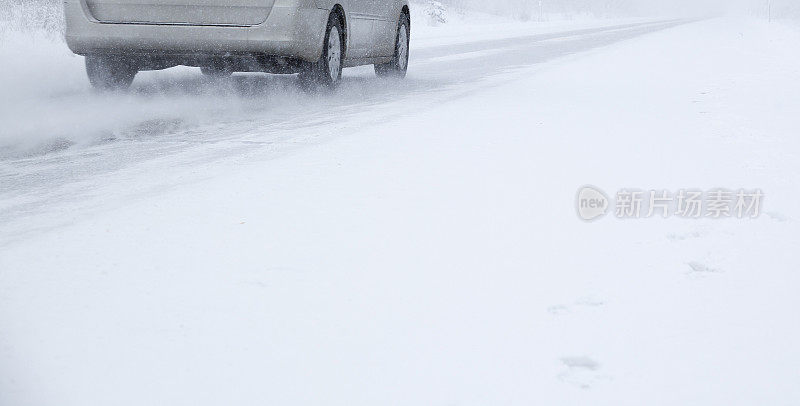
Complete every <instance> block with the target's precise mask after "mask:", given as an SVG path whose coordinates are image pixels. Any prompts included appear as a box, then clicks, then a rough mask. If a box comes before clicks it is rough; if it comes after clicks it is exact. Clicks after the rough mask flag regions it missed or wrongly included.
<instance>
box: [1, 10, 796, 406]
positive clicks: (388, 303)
mask: <svg viewBox="0 0 800 406" xmlns="http://www.w3.org/2000/svg"><path fill="white" fill-rule="evenodd" d="M529 29H530V28H525V27H522V28H520V27H510V28H509V27H504V26H502V25H494V26H485V27H483V29H481V30H472V31H469V32H466V31H465V32H463V33H461V34H463V35H455V36H450V35H447V36H439V37H437V36H436V35H428V36H422V37H421V38H418V39H417V41H418V42H417V45H416V47H415V53H414V59H413V62H412V65H411V66H412V74H411V76H410V77H409V78H408V80H406V81H403V82H392V81H380V80H377V79H375V78H374V77H373V76H372V75H371V74H370V73H369V72H368V71H367V70H356V71H353V72H350V73H349V75H348V77H347V80H346V83H345V85H344V87H343V88H342V89H341V90H340V91H337V92H336V93H335V94H330V95H308V94H305V93H302V92H299V91H297V90H296V89H295V87H294V85H293V83H292V82H291V79H289V78H282V77H266V76H258V75H249V76H243V77H237V78H234V80H232V81H230V82H226V83H217V84H213V83H207V82H204V81H202V80H201V79H200V78H198V77H197V76H196V74H195V73H194V72H191V71H187V70H176V71H172V72H165V73H158V74H146V75H143V76H142V77H141V78H139V79H137V82H136V84H135V87H136V91H135V92H134V93H133V94H131V95H127V96H120V95H105V96H101V95H94V94H91V93H89V92H88V91H87V90H86V87H85V86H86V85H85V79H83V78H82V76H81V77H79V75H82V73H81V72H80V69H79V68H80V60H78V59H69V60H65V61H64V66H65V67H64V66H61V65H59V66H60V68H63V69H62V73H63V74H64V75H65V76H67V77H68V80H66V82H65V83H66V85H64V86H62V87H58V86H56V85H54V84H53V80H51V79H48V77H47V75H44V74H42V75H41V78H40V79H41V82H42V86H41V87H39V88H37V87H36V86H34V83H33V82H31V81H30V80H27V81H26V82H25V83H22V84H17V85H15V84H14V83H8V86H9V88H10V89H11V90H10V91H11V92H12V94H15V95H17V96H18V102H17V103H16V104H11V103H8V104H6V105H5V107H7V109H5V110H4V111H3V113H2V114H4V116H3V118H2V125H3V127H2V129H3V130H4V131H8V133H9V134H10V135H8V136H7V137H4V138H3V139H4V142H6V144H5V145H4V147H3V148H4V149H3V154H4V158H3V160H2V163H0V170H2V173H1V174H0V182H2V190H0V193H2V195H0V224H2V229H0V405H3V406H6V405H12V406H28V405H31V406H33V405H35V406H51V405H53V406H73V405H74V406H87V405H124V406H127V405H131V406H134V405H135V406H139V405H169V406H179V405H186V406H199V405H202V406H204V405H209V406H211V405H227V404H231V405H242V406H247V405H264V404H269V405H347V406H352V405H395V404H396V405H455V404H457V405H475V406H483V405H532V404H544V405H562V404H564V405H592V406H594V405H609V406H610V405H614V406H618V405H641V404H647V405H665V406H674V405H704V406H705V405H726V406H730V405H762V404H764V405H786V406H790V405H796V404H797V403H798V402H800V386H798V385H797V377H798V376H800V352H799V351H798V349H797V343H798V342H800V318H798V315H797V309H798V308H800V296H798V294H797V292H798V287H799V286H800V273H798V272H797V269H798V267H799V266H800V258H799V257H798V256H797V254H796V251H797V247H798V246H800V229H799V228H798V223H797V221H798V220H797V218H796V217H797V214H796V213H797V209H796V206H797V204H796V202H798V201H800V184H798V180H797V176H795V175H796V174H797V173H800V139H798V137H797V129H798V128H800V117H798V115H797V111H798V108H800V106H799V105H798V103H799V102H798V98H797V95H798V94H800V81H798V80H797V78H798V77H800V55H797V53H796V52H790V51H791V50H795V49H796V44H797V43H798V41H800V32H799V31H797V30H795V29H790V28H787V27H783V26H781V25H778V24H767V23H766V22H759V21H751V20H737V19H735V18H720V19H711V20H703V21H693V22H689V21H664V22H646V23H642V22H640V23H636V24H634V23H628V24H613V25H612V26H607V27H604V28H602V29H598V27H594V28H593V27H587V26H584V27H572V28H569V29H563V27H562V28H559V27H550V28H548V29H547V30H546V31H548V32H532V31H526V30H529ZM429 34H430V33H429ZM68 61H69V62H68ZM34 75H35V72H33V73H30V75H29V76H26V77H31V76H34ZM70 75H73V76H70ZM0 77H2V76H0ZM70 77H71V78H72V79H69V78H70ZM57 82H58V83H61V81H57ZM36 83H38V82H36ZM32 88H33V89H34V90H31V89H32ZM53 89H60V90H58V91H56V94H53ZM45 117H46V119H45ZM31 118H37V119H36V120H34V119H31ZM9 129H13V132H12V131H10V130H9ZM45 130H47V131H45ZM15 134H16V135H15ZM40 134H49V135H47V136H42V137H38V138H37V135H40ZM53 134H57V136H53ZM59 140H60V141H59ZM41 145H46V146H45V147H41ZM22 155H24V156H22ZM586 184H593V185H596V186H598V187H600V188H603V189H604V190H605V191H606V192H608V193H609V194H612V193H614V192H616V191H618V190H620V189H623V188H639V189H643V190H648V189H666V190H670V191H676V190H679V189H681V188H698V189H702V190H707V189H711V188H718V187H724V188H731V189H736V188H748V189H755V188H759V189H761V190H763V191H764V193H765V194H766V196H767V197H766V200H765V202H764V207H763V214H762V215H761V216H760V217H759V218H757V219H746V220H740V219H720V220H714V219H697V220H687V219H679V218H676V217H672V218H668V219H662V218H658V216H656V218H642V219H629V220H620V219H616V218H614V216H609V217H607V218H604V219H601V220H599V221H597V222H595V223H592V224H587V223H585V222H583V221H581V220H579V219H578V217H577V215H576V209H575V193H576V191H577V189H578V188H579V187H581V186H583V185H586Z"/></svg>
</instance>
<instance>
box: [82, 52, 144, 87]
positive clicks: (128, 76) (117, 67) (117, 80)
mask: <svg viewBox="0 0 800 406" xmlns="http://www.w3.org/2000/svg"><path fill="white" fill-rule="evenodd" d="M137 73H139V69H138V68H137V67H136V65H134V64H133V63H131V61H129V60H126V59H125V58H123V57H121V56H109V55H87V56H86V74H87V76H89V82H90V83H91V84H92V86H93V87H94V88H95V89H99V90H125V89H127V88H129V87H130V86H131V83H133V78H134V77H136V74H137Z"/></svg>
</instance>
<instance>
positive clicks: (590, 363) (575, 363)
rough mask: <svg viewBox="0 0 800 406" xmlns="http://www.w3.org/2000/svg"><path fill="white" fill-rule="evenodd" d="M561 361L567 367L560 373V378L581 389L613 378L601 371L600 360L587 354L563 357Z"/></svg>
mask: <svg viewBox="0 0 800 406" xmlns="http://www.w3.org/2000/svg"><path fill="white" fill-rule="evenodd" d="M561 363H562V364H563V365H564V367H566V369H565V370H564V371H563V372H561V373H560V374H558V379H559V380H560V381H562V382H564V383H568V384H570V385H575V386H577V387H579V388H581V389H590V388H591V387H592V385H594V384H596V383H598V382H600V381H608V380H610V379H611V377H609V376H608V375H603V374H600V373H599V371H600V363H599V362H597V361H595V360H594V359H592V358H590V357H587V356H585V355H584V356H577V357H562V358H561Z"/></svg>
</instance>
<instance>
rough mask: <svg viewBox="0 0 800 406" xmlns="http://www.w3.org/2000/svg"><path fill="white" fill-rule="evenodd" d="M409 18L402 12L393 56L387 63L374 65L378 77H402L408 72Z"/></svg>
mask: <svg viewBox="0 0 800 406" xmlns="http://www.w3.org/2000/svg"><path fill="white" fill-rule="evenodd" d="M410 39H411V20H410V18H409V17H408V14H405V13H403V14H402V15H401V16H400V21H399V22H398V23H397V37H396V39H395V44H394V56H393V57H392V60H391V61H390V62H389V63H385V64H381V65H375V74H376V75H378V76H380V77H394V78H404V77H406V73H407V72H408V54H409V49H410V47H409V46H410V44H411V41H410Z"/></svg>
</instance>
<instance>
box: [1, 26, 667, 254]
mask: <svg viewBox="0 0 800 406" xmlns="http://www.w3.org/2000/svg"><path fill="white" fill-rule="evenodd" d="M681 23H682V22H681V21H666V22H640V23H626V24H616V25H613V24H612V25H605V26H603V25H600V26H599V27H591V28H580V29H572V30H563V29H562V30H558V29H557V28H550V29H549V30H542V29H541V28H540V29H538V30H541V31H544V32H543V33H533V34H532V33H531V32H530V31H536V30H535V29H534V30H531V29H528V30H527V32H526V31H523V30H519V29H518V30H516V31H512V32H510V33H506V34H505V36H503V35H502V34H500V35H498V34H496V33H495V34H494V35H492V33H491V32H478V33H471V35H462V36H459V37H453V38H445V39H437V38H435V37H433V38H431V37H430V36H428V37H423V38H422V39H420V40H419V42H420V43H421V44H420V45H419V46H417V47H415V49H414V52H413V55H412V61H411V63H412V64H413V66H414V69H413V72H412V73H411V75H410V77H409V78H408V79H407V80H404V81H401V82H398V81H386V80H379V79H377V78H375V77H374V74H372V72H371V69H370V68H361V69H353V70H349V71H348V72H347V76H346V78H345V83H344V86H343V87H342V89H341V90H339V91H337V92H336V93H335V94H333V95H317V94H305V93H303V92H301V91H300V90H298V89H297V87H296V86H295V84H294V80H295V79H294V77H282V76H265V75H243V76H237V77H234V78H233V79H232V80H230V81H225V82H223V83H220V82H216V83H215V82H209V81H207V80H205V79H204V78H202V77H201V76H200V75H199V73H198V72H197V70H190V69H186V70H175V71H173V72H168V73H144V74H141V75H140V77H139V79H137V82H136V84H135V88H134V93H133V94H131V95H125V96H120V95H97V94H93V93H92V92H91V90H90V89H88V87H87V85H86V83H85V79H84V78H83V77H82V76H81V75H82V66H81V65H80V62H81V60H80V58H70V59H72V60H68V62H70V63H71V65H70V69H69V71H67V72H65V73H64V74H65V75H67V76H70V75H75V76H79V78H78V79H75V78H72V79H73V81H72V82H70V81H67V83H66V85H65V84H64V83H58V84H54V85H53V88H47V89H41V93H37V92H34V93H33V94H28V93H27V92H29V91H30V88H29V87H21V88H18V90H19V91H20V93H23V92H26V93H24V94H21V95H16V96H18V97H19V99H18V100H15V101H14V103H9V105H8V106H6V108H5V109H3V111H2V112H0V121H2V122H3V127H4V128H3V129H2V130H3V131H4V132H5V133H6V134H4V136H3V137H0V224H4V227H3V228H2V231H0V246H3V245H5V244H7V243H9V242H11V241H14V240H17V239H20V238H25V237H26V236H27V235H28V234H30V233H36V232H38V231H39V230H42V229H49V228H52V227H57V226H60V225H63V224H66V223H69V222H71V221H73V220H74V219H75V217H77V216H82V215H94V214H96V211H97V210H98V209H103V208H113V207H114V206H115V205H116V204H122V203H123V202H124V201H126V200H128V199H131V198H133V197H134V196H132V195H135V194H141V193H148V191H150V190H162V189H163V188H168V187H169V185H170V184H171V183H172V182H174V183H183V182H186V181H187V177H189V178H190V177H191V176H192V173H195V172H197V171H199V170H202V168H203V167H204V166H205V165H206V164H208V163H209V162H213V161H217V160H221V159H230V158H234V159H236V158H237V157H238V158H241V157H242V156H245V155H251V154H263V153H264V152H265V151H269V152H270V153H271V154H281V153H285V152H287V151H288V150H290V149H292V148H294V147H297V146H298V145H303V144H309V143H310V144H314V143H319V142H321V141H322V140H323V139H325V137H326V136H331V135H332V136H335V135H336V134H341V133H346V132H349V131H348V129H349V130H355V129H363V128H365V127H369V126H379V125H381V124H383V123H386V122H387V121H393V120H402V119H403V117H405V116H408V115H413V114H416V113H418V112H420V111H424V110H426V109H428V108H430V107H431V106H436V105H439V104H441V103H443V102H446V101H448V100H453V99H456V98H459V97H465V96H469V95H471V94H473V93H474V92H476V91H479V90H480V89H482V88H483V89H485V88H487V87H491V86H494V85H496V84H497V83H503V82H507V81H513V80H518V77H519V75H520V73H515V71H519V70H520V69H524V68H528V67H530V66H532V65H535V64H539V63H542V62H546V61H548V60H552V59H554V58H559V57H564V56H568V55H571V54H574V53H576V52H581V51H586V50H590V49H594V48H597V47H601V46H604V45H608V44H612V43H615V42H619V41H622V40H625V39H630V38H634V37H637V36H640V35H642V34H646V33H650V32H654V31H658V30H662V29H665V28H668V27H672V26H675V25H677V24H681ZM487 38H488V39H487ZM61 70H65V69H64V68H62V69H61ZM75 81H77V82H79V84H75V83H74V82H75ZM12 89H13V86H12ZM12 94H13V90H12ZM198 167H199V168H198ZM141 174H145V175H144V176H140V175H141ZM176 178H177V179H176ZM120 184H125V185H126V186H125V187H123V188H122V189H120V188H119V187H118V186H119V185H120ZM109 186H111V187H112V188H113V190H108V189H107V188H108V187H109Z"/></svg>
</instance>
